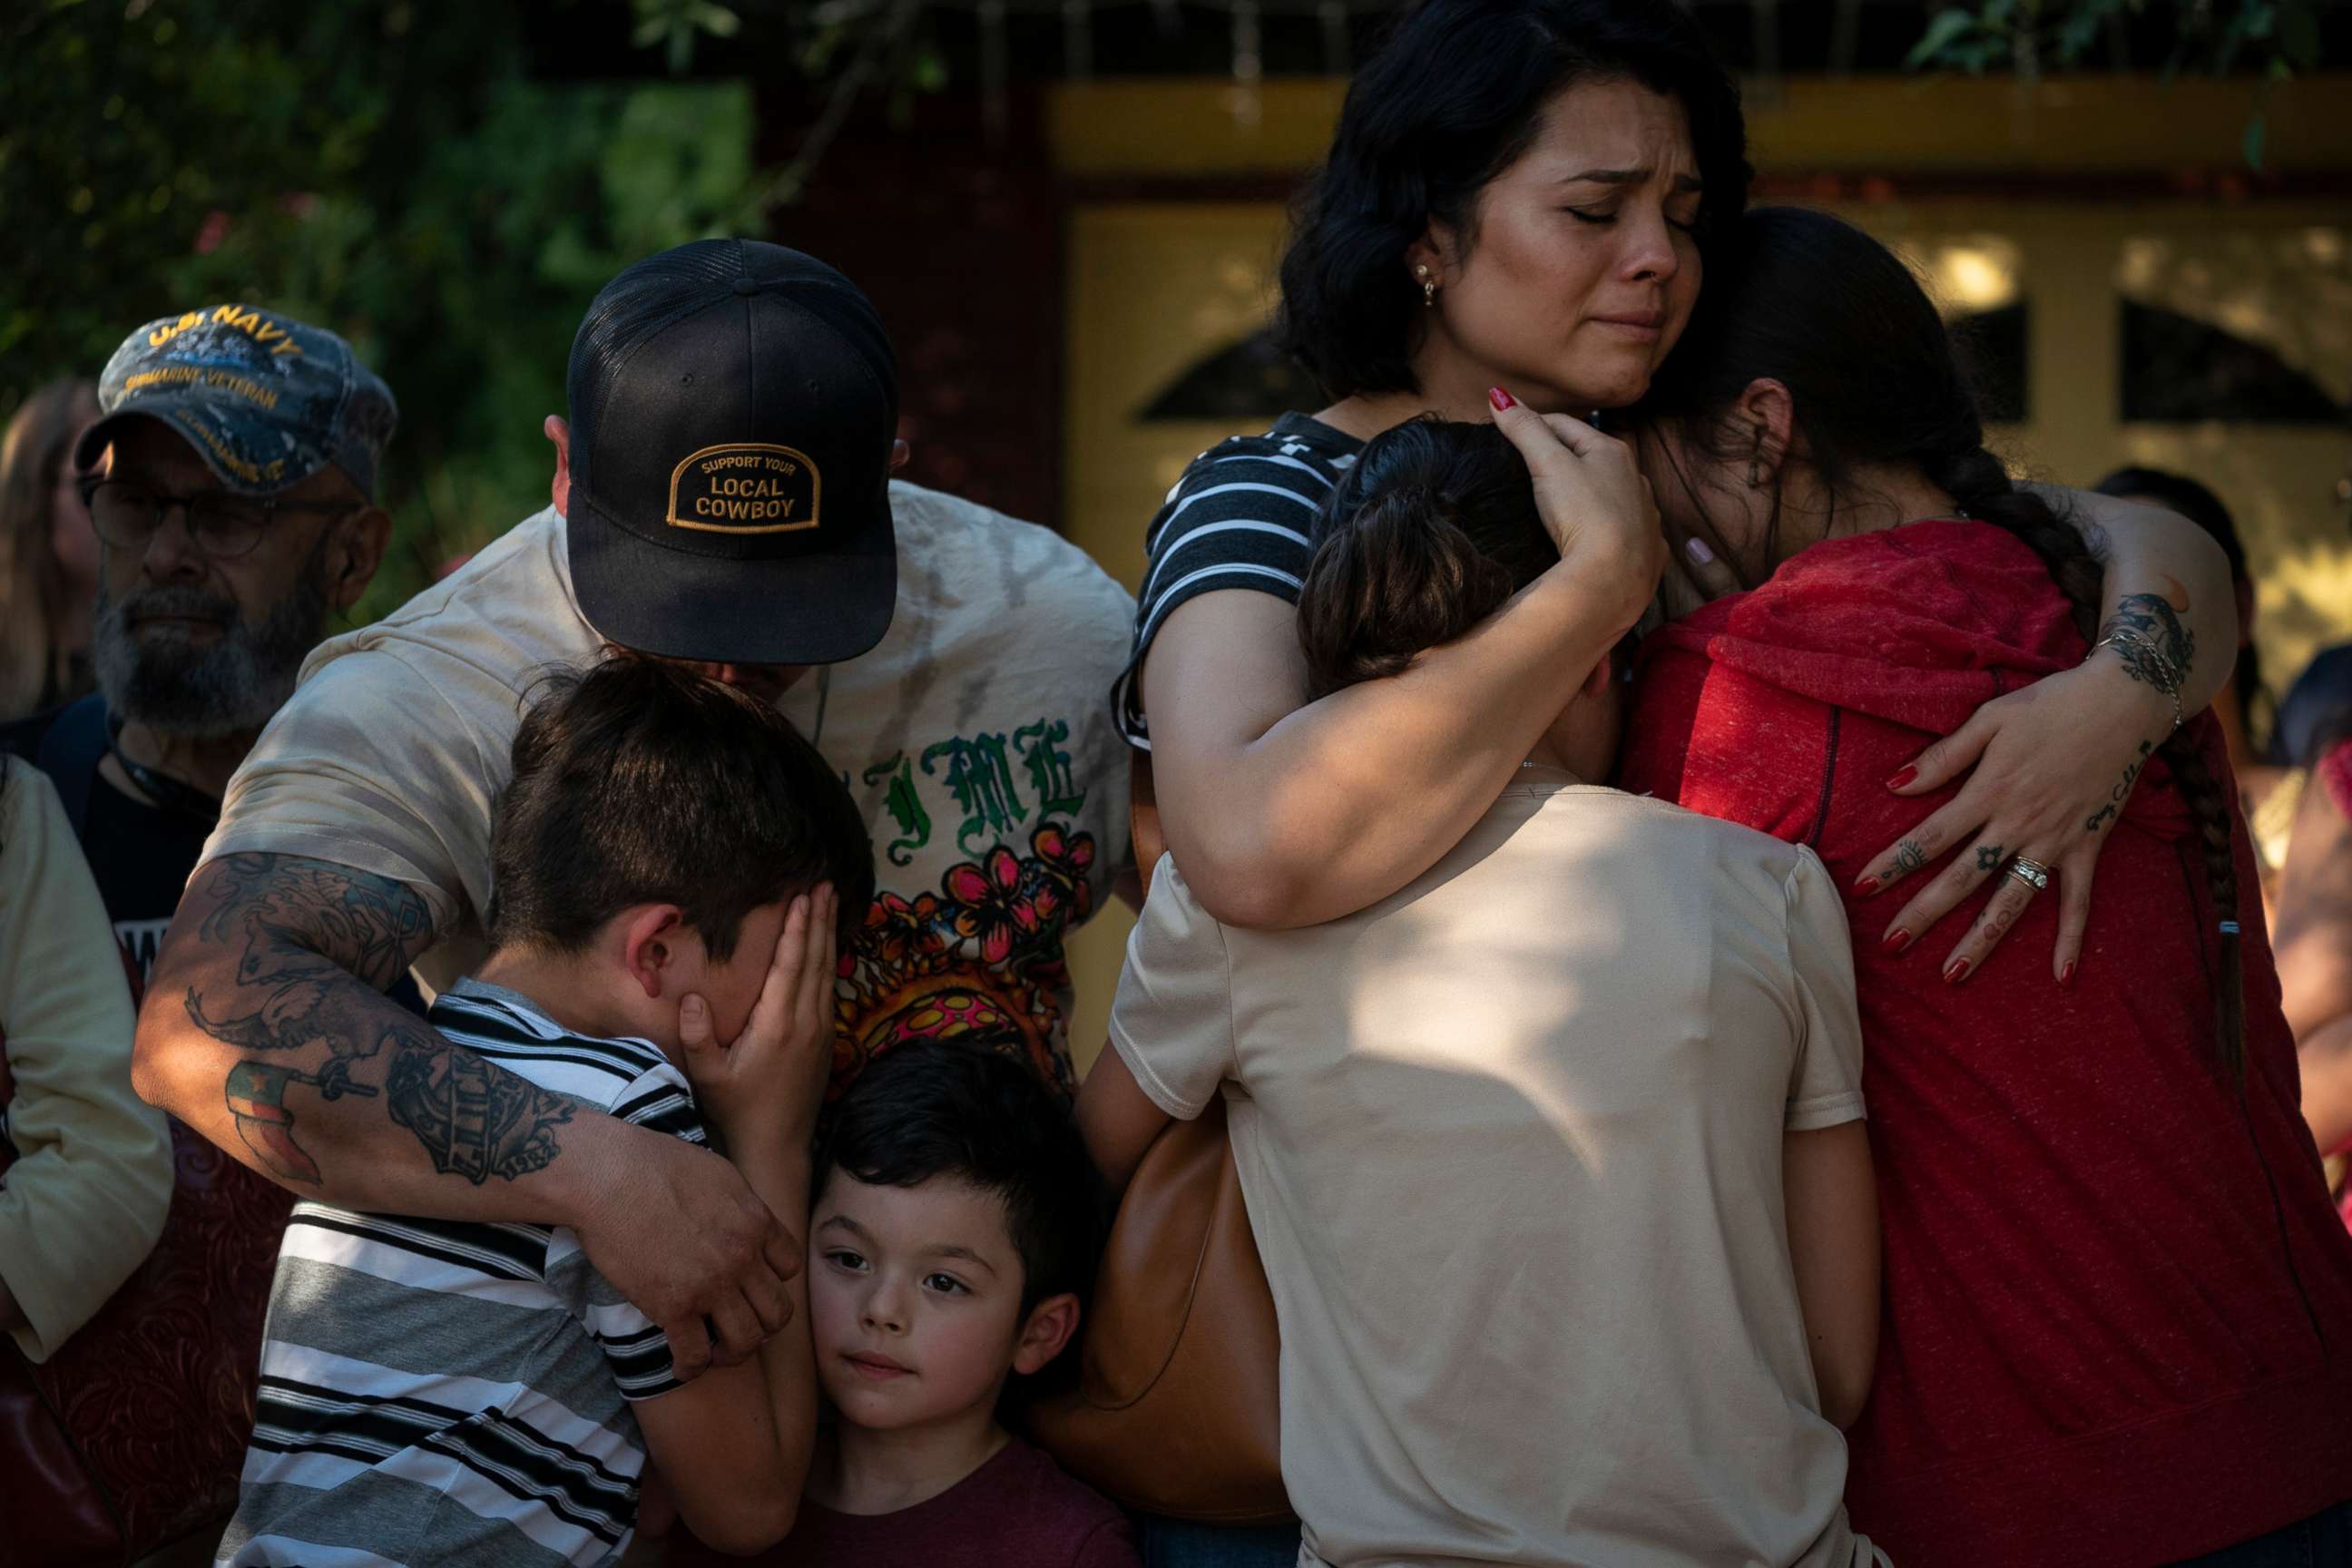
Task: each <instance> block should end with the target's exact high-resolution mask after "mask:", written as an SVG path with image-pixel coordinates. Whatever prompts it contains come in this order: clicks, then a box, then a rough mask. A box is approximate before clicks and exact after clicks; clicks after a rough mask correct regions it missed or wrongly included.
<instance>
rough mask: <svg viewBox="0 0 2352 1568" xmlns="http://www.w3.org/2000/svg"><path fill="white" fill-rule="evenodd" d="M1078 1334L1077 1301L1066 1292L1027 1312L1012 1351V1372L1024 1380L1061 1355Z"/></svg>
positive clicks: (1047, 1298) (1042, 1302)
mask: <svg viewBox="0 0 2352 1568" xmlns="http://www.w3.org/2000/svg"><path fill="white" fill-rule="evenodd" d="M1077 1331H1078V1299H1077V1298H1076V1296H1073V1295H1071V1294H1070V1293H1069V1292H1068V1291H1066V1290H1065V1291H1063V1292H1062V1293H1061V1294H1060V1295H1058V1296H1048V1297H1046V1298H1045V1300H1042V1301H1040V1302H1038V1303H1037V1304H1036V1305H1035V1306H1034V1307H1032V1308H1030V1309H1029V1321H1027V1322H1025V1323H1024V1324H1022V1325H1021V1339H1020V1341H1019V1342H1018V1343H1016V1344H1015V1345H1014V1346H1013V1371H1015V1372H1017V1373H1020V1374H1021V1375H1022V1376H1024V1377H1027V1376H1028V1375H1029V1374H1030V1373H1034V1372H1036V1371H1038V1370H1039V1369H1041V1368H1042V1367H1044V1366H1045V1363H1048V1362H1050V1361H1052V1360H1053V1359H1054V1358H1055V1356H1057V1355H1060V1354H1061V1353H1062V1347H1063V1346H1064V1345H1066V1344H1068V1343H1069V1342H1070V1340H1071V1338H1072V1337H1073V1336H1075V1335H1076V1333H1077Z"/></svg>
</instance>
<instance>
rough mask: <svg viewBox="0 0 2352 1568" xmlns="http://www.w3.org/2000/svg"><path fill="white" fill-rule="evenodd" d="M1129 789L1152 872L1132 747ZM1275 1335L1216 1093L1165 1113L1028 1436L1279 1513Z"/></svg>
mask: <svg viewBox="0 0 2352 1568" xmlns="http://www.w3.org/2000/svg"><path fill="white" fill-rule="evenodd" d="M1134 792H1135V793H1134V805H1133V815H1132V823H1131V826H1132V828H1133V832H1134V835H1135V851H1136V864H1137V865H1139V866H1140V867H1141V868H1143V874H1144V876H1145V877H1146V878H1147V879H1149V878H1150V875H1151V868H1152V867H1153V866H1154V865H1155V864H1157V863H1158V861H1159V858H1160V850H1161V848H1162V847H1163V841H1162V839H1161V838H1160V819H1159V814H1158V812H1157V811H1156V810H1155V809H1154V807H1153V805H1152V795H1151V773H1150V766H1149V764H1148V763H1146V762H1145V761H1144V760H1143V759H1142V758H1140V757H1139V758H1138V759H1137V762H1136V769H1135V785H1134ZM1281 1344H1282V1340H1281V1334H1280V1332H1279V1331H1278V1330H1277V1328H1276V1323H1275V1315H1274V1292H1273V1290H1272V1289H1270V1288H1269V1287H1268V1286H1267V1284H1266V1281H1265V1268H1264V1266H1263V1265H1262V1264H1261V1263H1260V1262H1259V1261H1258V1255H1257V1241H1256V1238H1255V1237H1254V1236H1252V1235H1251V1233H1250V1224H1249V1213H1248V1211H1247V1209H1245V1208H1244V1206H1243V1203H1242V1186H1241V1177H1240V1175H1239V1173H1237V1172H1236V1171H1235V1170H1234V1152H1233V1144H1232V1143H1231V1142H1230V1141H1229V1140H1228V1139H1227V1138H1226V1136H1225V1102H1224V1100H1223V1098H1222V1097H1220V1098H1218V1099H1215V1100H1211V1101H1210V1102H1209V1105H1208V1109H1206V1110H1203V1111H1202V1113H1201V1114H1200V1115H1199V1116H1198V1117H1196V1118H1194V1119H1193V1120H1192V1121H1176V1122H1171V1123H1170V1124H1169V1126H1168V1129H1167V1131H1164V1132H1162V1133H1161V1134H1160V1136H1159V1138H1157V1139H1156V1140H1154V1141H1153V1142H1152V1145H1151V1148H1150V1152H1147V1153H1146V1154H1145V1155H1144V1157H1143V1163H1142V1164H1141V1165H1139V1166H1138V1167H1137V1169H1136V1173H1135V1178H1134V1180H1132V1181H1131V1182H1129V1184H1128V1188H1127V1195H1126V1196H1125V1197H1124V1198H1122V1199H1121V1200H1120V1202H1119V1206H1118V1218H1117V1219H1116V1220H1114V1221H1113V1222H1112V1225H1111V1233H1110V1239H1109V1241H1108V1243H1107V1244H1106V1245H1105V1247H1104V1248H1103V1259H1102V1268H1101V1270H1100V1272H1099V1273H1098V1274H1097V1276H1096V1279H1095V1293H1094V1301H1093V1305H1092V1306H1091V1308H1090V1309H1089V1310H1088V1311H1087V1318H1086V1321H1085V1323H1084V1325H1083V1326H1082V1327H1081V1329H1080V1331H1079V1342H1078V1352H1077V1353H1078V1377H1077V1380H1076V1386H1075V1387H1073V1388H1071V1389H1069V1390H1068V1391H1067V1392H1066V1393H1063V1394H1057V1395H1055V1397H1053V1398H1051V1399H1047V1400H1045V1401H1042V1402H1041V1403H1039V1404H1038V1405H1034V1406H1032V1408H1031V1410H1030V1435H1031V1436H1032V1437H1033V1438H1034V1440H1035V1441H1036V1442H1037V1443H1038V1444H1039V1446H1040V1447H1044V1448H1045V1450H1046V1451H1047V1452H1048V1453H1050V1454H1052V1455H1053V1456H1054V1458H1055V1461H1056V1462H1057V1463H1059V1464H1060V1465H1061V1467H1062V1468H1064V1469H1066V1470H1067V1471H1069V1472H1070V1474H1072V1475H1074V1476H1076V1477H1077V1478H1078V1479H1080V1480H1082V1481H1085V1482H1086V1483H1087V1485H1088V1486H1090V1487H1093V1488H1094V1489H1096V1490H1097V1491H1098V1492H1101V1493H1102V1494H1103V1495H1104V1496H1106V1497H1108V1498H1110V1499H1111V1500H1114V1501H1116V1502H1119V1503H1122V1504H1124V1505H1126V1506H1127V1507H1129V1508H1132V1509H1136V1510H1139V1511H1141V1512H1144V1513H1150V1514H1157V1515H1160V1516H1161V1517H1163V1518H1168V1519H1183V1520H1194V1521H1201V1522H1202V1523H1211V1524H1274V1523H1281V1522H1285V1521H1289V1520H1292V1519H1294V1518H1295V1517H1296V1515H1295V1514H1294V1513H1293V1512H1292V1510H1291V1507H1290V1497H1289V1494H1288V1493H1287V1492H1286V1491H1285V1490H1284V1489H1283V1485H1282V1426H1281V1419H1280V1409H1279V1405H1278V1404H1277V1389H1278V1376H1279V1361H1280V1352H1281Z"/></svg>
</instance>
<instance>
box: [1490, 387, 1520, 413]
mask: <svg viewBox="0 0 2352 1568" xmlns="http://www.w3.org/2000/svg"><path fill="white" fill-rule="evenodd" d="M1486 401H1487V402H1489V403H1491V404H1493V405H1495V412H1496V413H1497V414H1500V413H1501V412H1502V411H1503V410H1504V409H1506V408H1517V406H1518V405H1519V400H1518V399H1517V398H1516V397H1513V396H1512V395H1510V394H1509V393H1507V392H1505V391H1504V390H1503V389H1502V388H1501V387H1499V386H1490V387H1488V388H1487V389H1486Z"/></svg>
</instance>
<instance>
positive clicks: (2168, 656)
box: [2098, 594, 2197, 693]
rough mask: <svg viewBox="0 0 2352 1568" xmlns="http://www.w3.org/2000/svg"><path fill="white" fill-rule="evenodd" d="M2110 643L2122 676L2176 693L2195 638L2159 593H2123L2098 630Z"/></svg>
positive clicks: (2184, 676)
mask: <svg viewBox="0 0 2352 1568" xmlns="http://www.w3.org/2000/svg"><path fill="white" fill-rule="evenodd" d="M2098 640H2099V641H2101V642H2109V641H2112V642H2113V644H2114V647H2115V650H2116V658H2120V659H2121V660H2123V666H2124V673H2125V674H2126V675H2128V676H2130V677H2131V678H2132V679H2134V680H2138V681H2145V682H2146V683H2147V684H2148V685H2150V686H2153V687H2155V688H2156V689H2158V691H2163V692H2168V693H2178V692H2179V689H2181V687H2182V686H2183V685H2185V684H2186V683H2187V681H2188V679H2189V666H2190V664H2191V663H2192V662H2194V660H2195V659H2196V657H2197V637H2196V634H2195V633H2193V632H2191V631H2190V630H2189V628H2188V627H2187V626H2182V625H2181V624H2180V616H2179V614H2178V613H2177V612H2175V611H2174V609H2173V607H2172V605H2170V604H2169V603H2168V602H2167V600H2166V599H2165V597H2164V595H2161V594H2126V595H2124V599H2123V602H2122V603H2121V604H2120V605H2117V606H2116V613H2115V614H2114V615H2112V616H2108V617H2107V621H2106V624H2105V626H2101V627H2100V628H2099V637H2098Z"/></svg>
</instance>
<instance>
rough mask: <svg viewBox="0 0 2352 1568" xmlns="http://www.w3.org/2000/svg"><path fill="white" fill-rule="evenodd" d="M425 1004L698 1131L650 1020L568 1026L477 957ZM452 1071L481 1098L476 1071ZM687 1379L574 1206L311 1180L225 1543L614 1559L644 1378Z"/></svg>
mask: <svg viewBox="0 0 2352 1568" xmlns="http://www.w3.org/2000/svg"><path fill="white" fill-rule="evenodd" d="M431 1016H432V1021H433V1025H434V1026H435V1027H436V1028H437V1029H439V1030H440V1031H441V1032H442V1034H444V1035H446V1036H447V1037H449V1038H450V1039H452V1040H454V1041H456V1042H457V1043H458V1044H459V1045H462V1046H465V1047H468V1048H470V1049H472V1050H475V1051H478V1052H479V1053H480V1054H481V1055H482V1056H483V1057H485V1058H488V1059H489V1060H491V1061H493V1062H496V1063H497V1064H498V1065H499V1066H500V1067H502V1068H507V1069H508V1070H509V1071H511V1072H515V1073H519V1074H520V1075H521V1076H522V1077H524V1078H527V1079H530V1080H531V1081H532V1082H533V1083H536V1084H538V1085H539V1086H540V1087H541V1088H542V1089H553V1090H556V1091H558V1092H560V1093H562V1094H568V1095H571V1096H572V1097H573V1098H575V1099H578V1100H583V1101H584V1102H586V1103H587V1104H589V1105H592V1106H595V1107H597V1108H599V1109H601V1110H608V1111H610V1112H611V1114H613V1115H614V1116H617V1117H619V1118H621V1119H622V1120H623V1121H634V1122H635V1123H637V1124H638V1125H639V1126H643V1127H652V1128H656V1129H658V1130H659V1131H666V1132H670V1133H674V1134H676V1135H677V1136H678V1137H680V1138H683V1139H685V1140H687V1141H688V1142H692V1143H701V1142H704V1141H705V1139H704V1135H703V1129H702V1122H701V1119H700V1117H699V1116H698V1114H697V1112H696V1110H695V1105H694V1097H693V1094H692V1092H691V1091H690V1090H689V1089H688V1087H687V1082H686V1079H685V1076H684V1075H683V1074H681V1073H680V1072H679V1071H678V1070H677V1068H675V1067H673V1066H672V1065H671V1064H670V1062H669V1060H668V1059H667V1058H666V1057H664V1056H663V1054H662V1052H661V1050H660V1048H659V1047H656V1046H654V1045H652V1044H651V1043H650V1042H648V1041H645V1040H631V1039H617V1040H604V1039H593V1038H589V1037H583V1036H580V1035H573V1034H569V1033H567V1032H566V1031H565V1030H563V1029H562V1027H561V1026H558V1025H556V1024H555V1023H554V1022H552V1021H551V1020H550V1019H549V1018H548V1017H547V1016H546V1015H544V1014H542V1013H541V1012H540V1011H539V1009H538V1008H536V1007H535V1006H533V1005H531V1004H530V1001H528V1000H527V999H526V998H524V997H521V996H519V995H517V994H514V993H513V992H511V991H506V990H502V989H499V987H496V986H490V985H484V984H480V983H478V982H476V981H471V980H467V981H463V982H460V983H459V984H457V985H456V986H454V987H453V988H451V989H450V990H449V991H447V992H446V993H444V994H442V996H441V997H440V999H439V1000H438V1001H436V1003H435V1004H434V1005H433V1011H432V1015H431ZM448 1087H449V1092H450V1093H451V1094H452V1095H453V1096H455V1097H456V1098H457V1103H456V1104H455V1105H454V1106H453V1107H452V1110H453V1111H454V1112H455V1113H456V1114H457V1115H460V1116H462V1115H465V1114H467V1110H468V1108H467V1106H466V1104H465V1103H464V1100H465V1096H466V1093H467V1090H466V1087H465V1085H464V1082H463V1080H462V1079H455V1080H453V1081H452V1083H451V1084H450V1085H449V1086H448ZM677 1386H678V1384H677V1380H676V1379H675V1378H674V1377H673V1376H672V1375H671V1368H670V1356H669V1342H668V1340H667V1338H665V1337H664V1336H663V1334H662V1331H660V1330H659V1329H658V1328H656V1327H655V1326H654V1325H653V1324H652V1323H651V1322H650V1321H647V1320H646V1317H645V1315H644V1314H642V1313H641V1312H639V1311H638V1310H636V1309H635V1307H632V1306H630V1305H629V1304H628V1303H627V1302H626V1301H625V1300H622V1299H621V1296H620V1294H619V1293H618V1292H617V1291H615V1290H614V1289H613V1288H612V1287H611V1285H609V1284H608V1283H606V1282H605V1280H604V1278H603V1277H602V1276H601V1275H599V1274H598V1273H597V1272H596V1271H595V1269H594V1268H591V1267H590V1266H589V1263H588V1260H587V1258H586V1256H585V1255H584V1254H583V1252H582V1251H581V1249H580V1238H579V1237H577V1236H575V1235H574V1234H573V1233H572V1232H571V1231H570V1230H568V1229H563V1228H561V1227H551V1226H537V1225H467V1224H457V1223H453V1222H450V1221H446V1220H432V1219H409V1218H402V1217H399V1216H395V1215H362V1214H354V1213H352V1212H350V1211H349V1210H345V1209H337V1208H330V1207H328V1206H327V1205H324V1204H314V1203H303V1204H297V1205H295V1206H294V1212H293V1214H292V1215H291V1216H290V1217H289V1219H288V1221H287V1225H286V1238H285V1240H284V1242H283V1243H282V1244H281V1245H280V1246H279V1247H278V1272H277V1275H276V1278H275V1279H274V1280H273V1281H272V1283H271V1285H270V1293H269V1321H268V1328H267V1330H266V1331H265V1332H264V1336H263V1342H262V1349H261V1392H260V1401H259V1411H258V1414H257V1417H256V1420H255V1423H254V1428H253V1439H252V1442H251V1444H250V1445H249V1446H248V1447H247V1449H246V1454H245V1470H244V1475H243V1478H242V1484H241V1486H240V1489H239V1492H238V1496H237V1507H236V1519H235V1520H234V1521H231V1523H230V1525H229V1528H228V1533H227V1534H226V1536H224V1537H223V1538H222V1541H221V1544H220V1550H219V1552H218V1554H217V1557H216V1562H217V1563H224V1564H236V1565H238V1568H244V1565H247V1564H262V1563H267V1564H272V1565H276V1568H286V1565H289V1564H294V1563H301V1564H305V1565H307V1568H394V1565H397V1568H425V1565H426V1564H430V1563H469V1564H482V1565H486V1568H488V1565H496V1568H509V1565H511V1568H554V1565H556V1564H561V1563H609V1562H614V1561H617V1560H618V1558H619V1556H620V1554H621V1552H622V1550H623V1549H624V1548H625V1547H626V1545H627V1544H628V1541H629V1537H630V1534H631V1532H632V1531H634V1530H635V1528H636V1519H637V1479H638V1477H639V1475H640V1473H641V1472H642V1471H643V1470H644V1468H645V1462H646V1455H645V1442H644V1439H643V1438H642V1437H641V1436H639V1434H638V1430H637V1423H636V1420H635V1417H634V1416H632V1415H630V1414H629V1402H630V1401H632V1400H638V1399H650V1398H653V1397H654V1396H655V1395H656V1394H666V1393H667V1392H669V1391H670V1390H671V1389H674V1388H676V1387H677Z"/></svg>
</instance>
